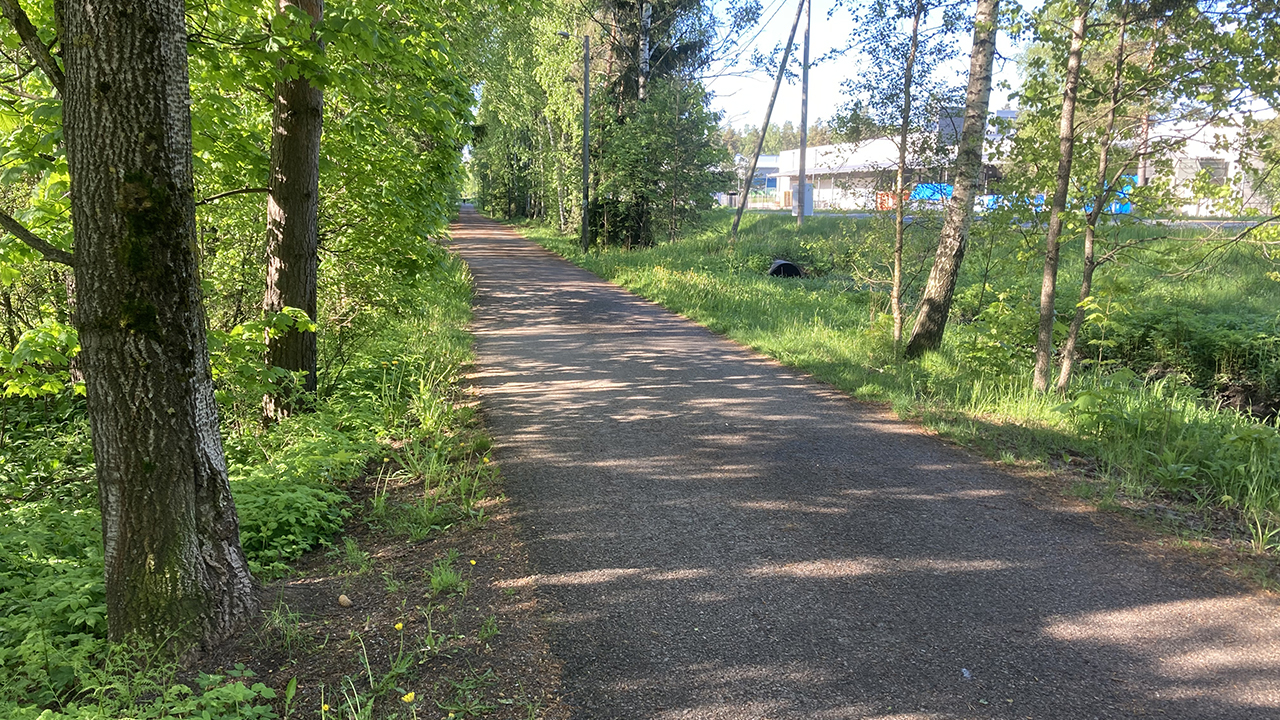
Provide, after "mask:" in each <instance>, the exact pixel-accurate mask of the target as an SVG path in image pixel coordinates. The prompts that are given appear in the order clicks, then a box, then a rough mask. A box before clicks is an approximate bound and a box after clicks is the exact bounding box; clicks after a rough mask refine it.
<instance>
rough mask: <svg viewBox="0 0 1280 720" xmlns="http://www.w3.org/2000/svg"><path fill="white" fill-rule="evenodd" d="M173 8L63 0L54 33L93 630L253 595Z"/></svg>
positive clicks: (236, 607)
mask: <svg viewBox="0 0 1280 720" xmlns="http://www.w3.org/2000/svg"><path fill="white" fill-rule="evenodd" d="M183 12H184V6H183V3H182V2H180V0H155V1H153V2H147V3H136V2H130V1H129V0H95V2H87V1H86V0H70V1H69V2H67V3H66V5H65V15H64V18H65V28H66V33H65V37H66V38H68V40H67V42H65V43H63V45H62V48H63V56H64V60H65V63H66V89H65V93H64V96H63V97H64V104H63V118H64V120H63V122H64V132H65V140H66V148H67V159H68V164H69V168H70V173H71V193H72V222H73V226H74V228H75V251H74V256H75V269H76V291H77V293H78V297H77V298H76V307H75V316H76V326H77V328H78V329H79V332H80V343H81V345H82V348H83V350H82V352H81V354H80V359H81V361H82V363H83V369H84V374H85V385H86V392H87V396H88V409H89V421H90V425H91V428H92V434H93V451H94V461H95V467H96V471H97V476H98V493H99V504H100V506H101V509H102V533H103V541H104V548H105V565H106V600H107V619H108V628H109V635H110V637H111V638H112V639H113V640H121V639H125V638H127V637H130V636H133V635H142V636H146V637H150V638H152V639H154V640H158V641H165V642H168V643H173V644H177V645H186V644H188V643H191V642H205V643H209V642H214V641H217V640H218V639H220V638H222V637H224V636H226V635H227V634H229V633H230V632H231V631H232V630H233V629H234V628H235V627H236V626H237V625H238V624H239V622H240V621H241V620H242V619H243V618H245V617H246V616H247V615H248V614H249V613H250V611H251V610H252V609H253V607H254V595H253V583H252V578H251V576H250V574H249V569H248V565H247V563H246V562H245V558H244V555H243V553H242V551H241V548H240V537H239V528H238V524H237V520H236V512H235V506H234V504H233V502H232V499H231V490H230V487H229V485H228V482H227V471H226V463H225V460H224V457H223V451H222V440H221V437H220V435H219V434H218V414H217V405H216V404H215V402H214V397H213V381H212V378H211V376H210V371H209V357H208V352H207V350H206V345H205V316H204V307H203V305H202V302H201V297H200V283H199V276H198V266H197V264H196V257H195V247H196V226H195V202H194V198H193V192H194V186H193V181H192V167H191V117H190V111H189V109H188V107H189V92H188V80H187V35H186V27H185V22H184V20H185V18H184V14H183Z"/></svg>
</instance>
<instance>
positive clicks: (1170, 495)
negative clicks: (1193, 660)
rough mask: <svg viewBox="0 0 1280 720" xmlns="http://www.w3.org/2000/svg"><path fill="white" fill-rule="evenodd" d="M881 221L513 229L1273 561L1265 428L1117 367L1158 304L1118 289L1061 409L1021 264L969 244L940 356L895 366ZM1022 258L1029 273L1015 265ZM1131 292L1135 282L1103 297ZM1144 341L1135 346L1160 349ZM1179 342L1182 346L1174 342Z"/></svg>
mask: <svg viewBox="0 0 1280 720" xmlns="http://www.w3.org/2000/svg"><path fill="white" fill-rule="evenodd" d="M874 222H875V221H874V220H871V221H865V220H858V221H855V220H846V219H841V218H815V219H814V220H812V221H810V222H808V223H806V225H805V227H804V228H803V229H802V230H800V231H797V230H796V229H795V226H794V221H793V220H792V219H791V218H789V217H779V216H767V215H766V216H755V217H752V216H748V218H747V220H746V225H745V227H744V229H743V231H742V233H741V235H740V238H739V240H738V242H737V243H736V244H731V243H729V242H727V240H726V239H725V238H726V236H727V232H726V229H725V227H724V226H723V223H720V224H716V225H713V226H712V227H711V228H709V229H707V230H705V231H702V232H698V233H694V234H691V235H690V236H689V237H686V238H685V239H683V240H680V241H677V242H673V243H663V244H659V245H657V246H656V247H652V248H648V249H644V250H633V251H621V250H618V249H597V250H594V251H592V252H591V253H588V254H584V253H582V252H581V251H580V250H579V249H578V248H577V246H576V243H575V239H574V238H565V237H562V236H560V235H559V234H558V233H556V232H554V231H553V230H551V229H548V228H546V227H540V226H536V225H527V226H525V227H523V229H522V230H523V232H525V233H526V234H527V235H529V236H530V237H531V238H533V239H535V240H537V241H538V242H540V243H542V244H543V245H544V246H546V247H548V248H549V249H551V250H553V251H555V252H557V253H559V254H561V255H563V256H565V257H567V258H569V259H570V260H572V261H574V262H576V263H578V264H579V265H582V266H583V267H586V268H587V269H590V270H592V271H593V272H595V273H597V274H598V275H600V276H601V277H604V278H606V279H609V280H612V281H614V282H616V283H618V284H620V285H622V286H624V287H626V288H628V289H631V290H633V291H635V292H636V293H638V294H640V295H642V296H644V297H646V298H649V299H651V300H654V301H656V302H658V303H661V304H662V305H664V306H666V307H667V308H669V309H671V310H673V311H675V312H677V313H680V314H682V315H684V316H686V317H688V318H690V319H692V320H695V321H697V322H699V323H701V324H703V325H705V326H707V327H709V328H711V329H713V330H715V331H717V332H720V333H723V334H725V335H727V336H728V337H730V338H732V339H734V340H736V341H738V342H741V343H743V344H744V345H747V346H750V347H751V348H753V349H755V350H757V351H759V352H761V353H764V354H766V355H769V356H772V357H774V358H776V359H778V360H780V361H782V362H783V363H786V364H787V365H790V366H792V367H796V368H798V369H801V370H803V371H805V372H808V373H811V374H812V375H814V376H815V377H817V378H819V379H821V380H823V381H825V382H827V383H830V384H831V385H833V386H835V387H837V388H839V389H841V390H843V391H845V392H847V393H848V394H850V395H852V396H853V397H856V398H859V399H863V400H870V401H876V402H883V403H888V404H890V405H891V406H892V407H893V408H894V409H895V410H896V411H897V412H898V413H899V414H900V415H902V416H904V417H909V418H915V419H919V420H921V421H922V422H923V423H924V424H925V425H926V426H929V427H931V428H934V429H936V430H937V431H939V432H941V433H942V434H944V435H946V436H948V437H950V438H952V439H954V440H956V441H957V442H959V443H961V444H964V445H968V446H971V447H974V448H976V449H978V450H980V451H982V452H983V453H985V454H986V455H988V456H989V457H992V458H995V459H998V460H1002V461H1004V462H1006V463H1009V464H1017V465H1021V466H1023V467H1025V468H1032V469H1046V470H1059V469H1070V470H1072V471H1073V472H1074V473H1076V474H1078V475H1080V476H1082V477H1083V478H1084V479H1085V481H1084V482H1083V483H1082V484H1078V485H1076V489H1075V493H1076V494H1077V495H1080V496H1087V497H1093V498H1095V499H1098V500H1101V501H1103V502H1104V503H1116V502H1120V501H1127V500H1132V501H1135V503H1136V504H1137V505H1138V506H1146V505H1149V504H1150V503H1151V502H1152V501H1156V502H1158V503H1161V504H1164V505H1170V504H1172V505H1174V506H1176V507H1177V509H1178V512H1177V515H1178V517H1179V518H1180V519H1179V521H1178V523H1179V527H1180V528H1183V529H1188V528H1189V529H1190V531H1192V532H1194V533H1196V534H1198V535H1199V536H1200V537H1216V538H1219V539H1221V540H1222V541H1223V542H1226V543H1227V544H1234V546H1236V547H1238V548H1241V549H1243V550H1244V551H1246V552H1250V553H1256V554H1258V555H1260V556H1270V557H1274V552H1273V551H1274V550H1275V549H1276V547H1277V540H1278V539H1280V538H1278V536H1280V435H1278V434H1277V432H1276V429H1275V426H1274V424H1270V423H1262V422H1258V421H1256V420H1255V419H1254V418H1252V417H1249V416H1246V415H1242V414H1239V413H1237V412H1234V411H1229V410H1228V411H1222V410H1218V409H1215V407H1214V403H1213V402H1212V400H1211V399H1206V397H1205V392H1204V391H1203V390H1202V389H1198V388H1197V387H1195V386H1194V384H1193V377H1192V372H1191V371H1190V370H1188V371H1187V372H1164V373H1157V372H1147V370H1150V368H1149V367H1148V368H1140V369H1138V371H1137V372H1135V371H1134V370H1133V369H1130V368H1126V367H1124V366H1123V362H1122V361H1121V360H1118V359H1116V357H1115V352H1116V351H1115V348H1116V346H1117V343H1116V342H1114V341H1112V342H1111V343H1110V344H1107V343H1108V341H1110V340H1111V339H1112V338H1113V337H1116V336H1124V332H1125V328H1124V327H1121V323H1120V322H1119V320H1118V319H1117V318H1119V316H1120V312H1119V311H1118V308H1119V307H1120V306H1121V305H1122V304H1127V305H1128V306H1129V307H1131V308H1132V313H1134V314H1140V313H1142V312H1156V311H1157V310H1159V309H1160V308H1151V307H1143V306H1141V303H1140V297H1141V295H1140V294H1139V293H1137V292H1133V293H1130V294H1128V295H1124V294H1121V293H1118V292H1117V293H1116V294H1115V297H1114V304H1115V306H1116V308H1117V311H1116V312H1114V313H1112V315H1107V314H1106V313H1105V312H1102V313H1095V315H1097V316H1098V317H1097V318H1095V320H1094V321H1093V324H1092V325H1091V326H1090V327H1089V328H1088V337H1087V340H1088V341H1089V342H1090V343H1093V345H1086V347H1089V348H1091V349H1093V348H1094V347H1096V348H1099V349H1101V350H1104V351H1105V352H1100V354H1099V357H1098V358H1097V360H1096V361H1095V362H1092V363H1087V364H1086V367H1085V369H1084V371H1083V372H1082V374H1081V376H1080V377H1079V378H1078V380H1077V381H1076V382H1075V383H1074V385H1073V386H1072V388H1071V390H1070V391H1069V393H1068V394H1067V396H1066V397H1063V396H1060V395H1038V394H1036V393H1034V392H1033V391H1032V390H1031V387H1030V368H1031V350H1032V347H1033V344H1034V325H1035V317H1036V316H1035V313H1036V310H1035V306H1034V304H1033V302H1032V300H1031V297H1029V296H1030V292H1029V283H1027V282H1025V281H1022V280H1016V279H1014V280H1010V279H1009V278H1010V277H1013V276H1016V275H1018V274H1019V273H1023V272H1024V271H1025V270H1026V269H1027V266H1028V265H1029V262H1030V261H1029V260H1028V259H1027V258H1025V257H1024V258H1022V259H1019V257H1018V253H1017V252H1015V251H1009V250H1007V249H1002V250H997V252H1003V253H1005V257H1004V260H1003V265H1000V264H997V263H993V262H992V261H991V260H990V258H991V252H990V251H988V252H987V255H986V260H987V264H986V265H985V266H984V265H983V257H982V255H980V254H978V253H981V252H982V247H981V246H979V247H978V248H976V251H975V252H972V253H971V255H974V254H978V256H977V257H973V258H972V260H971V267H970V270H969V273H970V276H968V277H966V278H965V279H964V280H962V283H961V287H960V288H959V289H958V290H957V298H958V305H957V314H958V315H959V316H960V318H959V320H957V321H954V322H953V324H952V326H951V327H950V328H949V329H948V334H947V338H946V342H945V343H944V345H943V347H942V349H941V350H940V351H939V352H936V353H931V354H929V355H927V356H926V357H925V358H923V359H922V360H920V361H916V362H905V361H901V360H899V359H898V358H897V354H896V352H895V347H894V343H893V340H892V321H891V318H890V317H889V316H888V315H887V314H885V312H884V306H883V304H882V298H883V292H882V291H880V290H879V289H878V288H877V286H876V285H875V284H874V283H868V282H867V275H866V274H865V273H863V274H859V273H858V272H857V269H858V265H859V262H861V260H860V257H864V256H865V248H860V246H859V244H858V239H857V238H858V236H859V235H862V234H867V233H870V232H872V231H873V230H874V228H873V227H871V225H870V223H874ZM991 244H992V245H996V243H991ZM1008 245H1013V246H1015V248H1016V245H1017V241H1016V240H1007V239H1006V243H1005V246H1004V247H1007V246H1008ZM859 253H862V254H863V255H859ZM1028 257H1030V258H1031V259H1032V260H1033V259H1034V256H1028ZM773 258H787V259H791V260H797V261H800V262H802V264H804V265H806V266H807V267H809V268H816V269H817V270H818V272H817V273H814V274H811V276H810V277H806V278H802V279H781V278H770V277H768V276H767V275H766V274H765V273H764V271H765V270H766V269H767V268H768V265H769V262H770V261H771V260H772V259H773ZM842 258H843V259H845V260H844V261H842ZM850 258H851V259H850ZM1018 262H1021V263H1022V266H1018V267H1014V265H1016V264H1017V263H1018ZM978 273H981V274H982V277H981V278H980V279H979V278H977V277H975V275H976V274H978ZM997 278H1001V279H1002V280H1003V285H1002V284H1001V281H1000V280H997ZM1122 280H1123V279H1122ZM1263 281H1264V282H1265V278H1263ZM1124 282H1132V279H1130V280H1124V281H1123V282H1122V281H1121V280H1117V281H1115V283H1113V284H1116V285H1118V286H1120V287H1123V286H1124ZM1064 284H1065V283H1064ZM1154 284H1157V280H1156V279H1153V278H1148V280H1147V282H1146V287H1145V290H1146V292H1147V293H1151V295H1149V297H1152V298H1155V300H1153V302H1157V303H1159V302H1167V301H1168V300H1169V293H1173V292H1174V291H1175V289H1176V288H1175V287H1174V286H1175V284H1176V283H1174V282H1173V281H1164V285H1165V286H1167V287H1165V288H1164V289H1163V290H1162V291H1161V292H1165V294H1164V295H1160V294H1159V293H1156V292H1155V291H1154V290H1153V285H1154ZM1203 285H1205V283H1200V284H1199V285H1197V284H1196V283H1194V282H1187V281H1183V282H1182V283H1181V287H1182V289H1181V291H1182V292H1184V293H1185V292H1190V293H1196V296H1195V298H1194V301H1195V302H1200V303H1201V304H1202V305H1203V304H1204V303H1207V302H1209V299H1212V298H1217V299H1219V300H1222V301H1223V302H1232V300H1231V294H1230V293H1229V292H1226V291H1225V288H1223V287H1222V285H1223V282H1222V281H1221V280H1220V279H1212V280H1211V281H1210V282H1208V283H1207V285H1208V289H1205V287H1201V286H1203ZM1193 286H1194V287H1193ZM1237 289H1239V288H1237ZM1166 291H1167V292H1166ZM984 295H985V298H984V299H977V300H976V301H975V298H983V296H984ZM1184 300H1185V298H1184ZM1238 300H1239V296H1237V297H1236V300H1235V302H1238ZM988 301H989V302H988ZM1175 302H1183V301H1182V300H1175ZM1188 302H1190V301H1188ZM1070 307H1071V305H1070V304H1069V303H1068V304H1067V305H1066V309H1069V308H1070ZM1108 323H1110V324H1108ZM1157 329H1158V328H1157ZM1108 332H1110V333H1111V334H1110V335H1108ZM1215 332H1216V331H1215ZM1271 332H1272V335H1269V336H1265V335H1264V336H1262V337H1263V339H1262V340H1259V339H1258V337H1257V336H1255V334H1249V333H1244V334H1243V335H1248V337H1247V338H1244V339H1241V342H1243V343H1248V342H1255V341H1256V342H1263V341H1265V342H1266V343H1270V344H1274V343H1275V342H1276V335H1275V334H1274V329H1272V331H1271ZM1135 333H1136V331H1133V332H1131V333H1130V335H1134V334H1135ZM1243 335H1242V336H1241V337H1242V338H1243ZM1124 337H1128V336H1124ZM1145 337H1146V340H1145V341H1143V342H1146V343H1148V344H1150V343H1152V342H1154V341H1153V340H1152V339H1151V337H1150V336H1149V335H1148V336H1145ZM1099 338H1101V340H1099ZM1135 342H1138V341H1135ZM1173 345H1174V346H1175V347H1174V350H1179V349H1181V351H1185V350H1186V348H1187V343H1186V342H1185V341H1184V342H1182V344H1178V343H1176V342H1175V343H1173ZM1171 352H1172V351H1171ZM1184 354H1185V353H1184ZM1202 354H1205V355H1207V356H1209V357H1207V359H1205V360H1204V361H1205V362H1208V363H1214V362H1219V363H1220V361H1221V357H1222V355H1221V353H1219V354H1218V355H1216V356H1215V355H1214V353H1213V351H1212V350H1205V351H1204V353H1202ZM1162 357H1164V356H1162ZM1264 359H1265V363H1262V364H1261V365H1259V364H1258V363H1254V365H1252V366H1251V367H1255V368H1256V367H1262V370H1261V371H1260V372H1264V373H1266V372H1272V370H1271V368H1273V367H1274V364H1275V359H1274V357H1272V356H1271V355H1268V356H1267V357H1266V358H1264ZM1188 362H1191V361H1190V360H1189V361H1188ZM1267 363H1270V364H1267ZM1218 367H1219V368H1221V367H1222V365H1221V364H1219V366H1218ZM1117 498H1119V499H1120V500H1117ZM1153 514H1157V513H1154V512H1153ZM1158 514H1160V515H1161V516H1162V517H1163V516H1165V515H1167V514H1168V513H1165V512H1164V511H1160V513H1158Z"/></svg>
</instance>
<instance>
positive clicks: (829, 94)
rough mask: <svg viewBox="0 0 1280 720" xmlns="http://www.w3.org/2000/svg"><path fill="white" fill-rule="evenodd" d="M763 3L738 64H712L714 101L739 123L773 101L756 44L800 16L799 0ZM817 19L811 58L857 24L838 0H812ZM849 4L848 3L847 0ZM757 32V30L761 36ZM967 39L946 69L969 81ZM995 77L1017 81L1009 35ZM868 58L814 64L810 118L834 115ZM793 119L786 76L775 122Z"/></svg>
mask: <svg viewBox="0 0 1280 720" xmlns="http://www.w3.org/2000/svg"><path fill="white" fill-rule="evenodd" d="M761 2H762V3H763V6H764V12H763V15H762V19H761V23H760V25H757V26H756V27H755V28H753V29H752V30H750V31H748V32H747V33H746V35H745V38H746V39H750V38H752V37H753V36H756V37H755V38H754V41H753V42H751V43H750V44H748V45H746V47H743V48H738V49H737V50H735V51H734V52H731V53H729V56H730V57H729V60H733V59H735V58H740V62H738V63H737V66H736V67H732V68H730V67H726V65H727V63H726V62H723V61H722V62H720V63H717V64H716V65H715V66H713V68H712V70H711V74H712V75H713V76H714V77H710V78H708V79H707V81H706V84H707V88H708V89H709V90H710V91H711V92H712V93H713V94H714V97H713V98H712V101H711V106H712V107H713V108H715V109H719V110H723V111H725V119H724V121H722V122H725V123H728V124H730V125H732V126H733V127H735V128H741V127H743V126H744V125H756V126H759V125H760V124H761V121H763V120H764V111H765V109H766V108H767V107H768V104H769V94H770V92H772V90H773V76H771V75H766V74H765V73H764V72H761V71H755V70H752V69H751V67H750V62H749V61H750V58H751V54H752V50H753V49H758V50H759V51H760V52H761V53H762V54H768V53H769V51H770V50H772V48H774V47H775V46H777V45H781V44H782V43H784V42H786V40H787V31H788V30H790V29H791V21H792V20H793V19H794V18H795V12H796V0H761ZM812 2H813V24H812V30H811V33H810V41H809V42H810V50H809V55H810V58H811V60H817V59H818V58H820V57H821V56H823V55H824V54H826V53H828V52H830V51H831V50H832V49H835V48H838V47H843V46H844V45H846V44H847V43H848V38H849V36H850V34H851V32H852V30H853V18H852V16H851V14H850V12H849V10H848V8H847V7H837V4H838V0H812ZM846 5H847V3H846ZM722 7H723V2H717V3H716V8H717V12H720V11H721V8H722ZM803 32H804V20H803V19H801V21H800V28H799V29H798V30H797V31H796V44H797V47H799V45H800V43H801V38H802V37H803ZM757 33H758V36H757ZM959 42H960V43H961V45H962V48H961V53H962V60H961V61H960V62H958V63H957V64H956V66H955V67H951V68H947V70H946V71H948V72H951V73H953V74H954V77H955V78H956V80H957V82H959V83H961V84H963V83H964V82H965V81H966V76H967V74H968V67H969V44H970V37H969V36H967V35H966V36H965V37H963V38H962V39H961V40H960V41H959ZM996 47H997V53H998V54H997V59H996V82H999V81H1001V80H1005V81H1007V82H1009V83H1010V84H1011V85H1015V86H1016V84H1017V70H1016V67H1015V64H1014V62H1013V61H1012V60H1011V59H1009V60H1003V61H1002V60H1001V59H1000V56H1004V57H1005V58H1011V57H1012V56H1013V55H1014V54H1015V53H1016V52H1017V51H1016V49H1015V48H1013V47H1012V46H1011V44H1010V42H1009V39H1008V38H1007V37H1004V36H1001V37H1000V40H999V41H998V43H997V46H996ZM863 62H865V59H864V58H861V57H860V56H858V55H857V54H856V53H849V54H846V55H845V56H843V57H841V58H837V59H834V60H828V61H826V62H824V63H822V64H819V65H813V66H811V67H810V69H809V122H810V124H813V123H814V122H815V121H817V120H829V119H831V118H832V117H833V116H834V115H835V114H836V112H837V110H838V109H839V107H840V106H841V105H842V104H844V103H845V102H846V100H847V96H845V94H844V92H843V88H842V87H841V83H842V82H843V81H844V79H845V78H847V77H850V76H852V75H853V74H854V73H857V72H858V68H859V64H860V63H863ZM799 67H800V65H799V52H797V54H796V55H795V56H793V57H792V58H791V60H789V61H788V63H787V68H788V70H794V71H795V72H796V75H797V76H798V75H799ZM1006 102H1007V92H1005V91H1001V90H995V91H993V92H992V95H991V108H992V109H993V110H995V109H997V108H1002V107H1004V106H1005V104H1006ZM788 120H790V121H791V122H792V123H793V124H795V125H799V124H800V84H799V81H798V79H797V81H796V82H795V83H793V84H790V85H788V84H787V82H786V81H785V80H784V81H783V85H782V88H781V89H780V90H779V91H778V102H777V104H776V105H775V106H774V108H773V117H772V119H771V121H770V122H772V123H776V124H778V125H782V124H783V123H785V122H786V121H788Z"/></svg>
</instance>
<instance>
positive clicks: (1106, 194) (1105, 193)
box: [1057, 6, 1128, 392]
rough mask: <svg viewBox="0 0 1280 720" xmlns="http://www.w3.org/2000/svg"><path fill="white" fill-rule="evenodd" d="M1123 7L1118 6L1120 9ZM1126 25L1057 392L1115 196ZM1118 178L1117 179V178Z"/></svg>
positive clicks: (1124, 22) (1069, 365) (1066, 374)
mask: <svg viewBox="0 0 1280 720" xmlns="http://www.w3.org/2000/svg"><path fill="white" fill-rule="evenodd" d="M1124 9H1125V8H1123V6H1122V8H1121V10H1122V12H1123V10H1124ZM1127 28H1128V16H1127V15H1121V18H1120V35H1119V37H1118V38H1117V40H1116V54H1115V58H1114V60H1115V68H1114V70H1113V72H1112V75H1111V103H1110V105H1109V106H1108V107H1107V124H1106V126H1105V127H1104V128H1103V132H1102V137H1101V138H1100V139H1099V140H1098V146H1099V147H1098V173H1097V175H1096V176H1095V181H1096V182H1097V192H1095V193H1094V196H1093V208H1092V209H1090V210H1089V214H1088V215H1087V216H1086V217H1085V227H1084V274H1083V275H1082V277H1081V279H1080V302H1078V303H1076V312H1075V315H1074V316H1073V317H1072V318H1071V327H1070V328H1069V329H1068V330H1067V339H1066V340H1065V341H1064V342H1063V344H1062V368H1061V370H1060V371H1059V373H1058V383H1057V388H1058V392H1066V389H1067V386H1068V385H1069V384H1070V383H1071V372H1072V370H1073V369H1074V367H1075V361H1076V344H1077V343H1078V342H1079V338H1080V328H1081V327H1082V326H1083V325H1084V313H1085V308H1084V306H1085V302H1086V301H1087V300H1088V299H1089V296H1090V295H1092V294H1093V273H1094V271H1096V270H1097V269H1098V265H1099V264H1100V263H1098V261H1097V259H1096V251H1095V248H1094V241H1095V239H1096V238H1097V235H1098V219H1099V218H1100V217H1102V210H1103V208H1105V207H1106V206H1107V204H1108V203H1110V202H1111V198H1112V197H1113V195H1114V188H1115V181H1114V180H1110V178H1109V177H1108V173H1109V168H1108V167H1107V164H1108V162H1109V161H1110V155H1111V144H1112V143H1113V142H1114V138H1115V129H1116V113H1117V111H1118V109H1119V107H1120V93H1121V91H1122V90H1123V89H1124V51H1125V42H1124V41H1125V31H1126V30H1127ZM1117 179H1118V178H1117Z"/></svg>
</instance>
